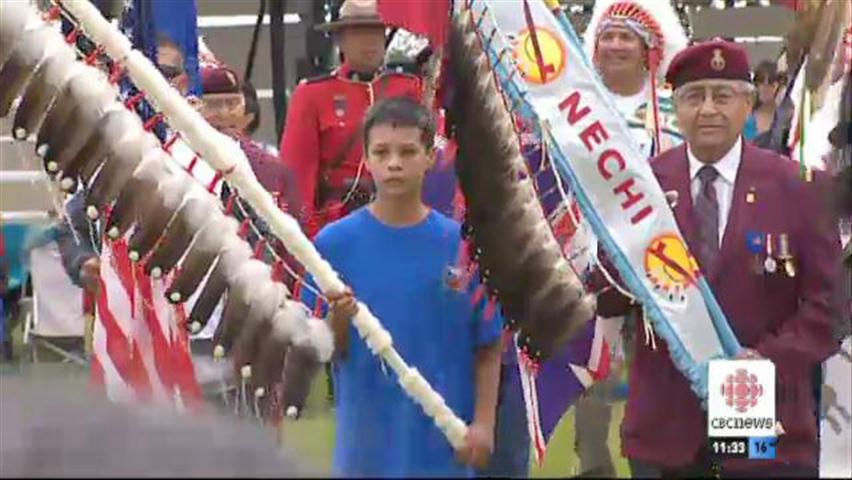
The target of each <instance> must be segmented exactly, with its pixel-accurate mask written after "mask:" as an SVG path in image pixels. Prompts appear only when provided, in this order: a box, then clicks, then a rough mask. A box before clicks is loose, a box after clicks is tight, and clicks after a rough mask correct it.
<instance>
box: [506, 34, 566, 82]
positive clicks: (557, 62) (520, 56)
mask: <svg viewBox="0 0 852 480" xmlns="http://www.w3.org/2000/svg"><path fill="white" fill-rule="evenodd" d="M535 33H536V36H537V37H538V42H539V46H540V47H541V56H542V60H544V62H543V63H544V75H542V74H541V73H540V72H539V69H538V62H537V61H536V57H535V47H534V46H533V41H532V34H531V33H530V31H529V29H524V30H523V31H521V33H520V34H518V36H517V41H516V44H515V60H517V62H518V70H519V71H520V72H521V74H522V75H523V77H524V80H526V81H527V82H529V83H534V84H537V85H544V84H548V83H550V82H552V81H554V80H556V79H557V78H559V77H560V76H561V75H562V73H563V72H564V71H565V59H566V53H565V45H564V44H563V43H562V40H561V39H560V38H559V37H558V36H556V35H555V34H554V33H553V32H551V31H550V30H548V29H546V28H543V27H539V26H536V27H535ZM542 77H544V80H542Z"/></svg>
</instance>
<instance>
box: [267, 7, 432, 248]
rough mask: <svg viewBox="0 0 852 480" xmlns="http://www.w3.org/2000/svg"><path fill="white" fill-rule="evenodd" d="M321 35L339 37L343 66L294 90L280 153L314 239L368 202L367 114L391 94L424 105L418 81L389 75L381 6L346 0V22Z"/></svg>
mask: <svg viewBox="0 0 852 480" xmlns="http://www.w3.org/2000/svg"><path fill="white" fill-rule="evenodd" d="M317 29H319V30H321V31H324V32H329V33H331V34H333V35H334V37H335V40H336V41H337V43H338V45H339V46H340V49H341V51H342V52H343V56H344V63H343V65H341V66H340V68H338V69H337V70H336V71H334V72H332V73H331V74H329V75H325V76H321V77H318V78H313V79H308V80H303V81H302V82H301V83H300V84H299V85H298V86H297V87H296V90H295V91H294V92H293V95H292V97H291V99H290V106H289V108H288V112H287V124H286V128H285V130H284V135H283V137H282V140H281V149H280V151H281V158H282V161H283V162H284V164H285V165H286V166H287V167H288V169H289V170H290V172H291V175H292V179H291V186H289V187H288V188H289V189H291V191H292V193H293V195H294V196H293V198H296V199H297V201H298V202H299V203H300V204H299V205H298V215H299V217H300V221H301V223H302V225H303V228H305V230H306V231H307V233H308V235H309V236H311V237H313V235H315V234H316V233H317V232H318V231H319V229H320V228H322V226H323V225H325V224H327V223H329V222H331V221H334V220H337V219H338V218H340V217H342V216H344V215H346V214H347V213H349V212H351V211H352V210H354V209H356V208H358V207H360V206H363V205H364V204H366V203H367V202H368V201H369V199H370V196H371V194H372V189H373V185H372V180H371V179H370V177H369V173H368V172H367V171H366V169H365V168H364V165H363V160H362V157H363V150H364V149H363V146H362V141H361V135H360V127H361V121H362V119H363V117H364V114H365V113H366V111H367V109H368V108H369V107H370V106H371V105H373V104H374V103H376V102H377V101H379V100H381V99H383V98H388V97H392V96H399V95H409V96H412V97H415V98H418V99H419V98H420V96H421V92H422V83H421V80H420V79H419V77H417V76H415V75H411V74H408V73H403V72H401V71H387V70H385V69H384V67H383V63H384V56H385V24H384V22H383V21H382V19H381V18H380V17H379V14H378V10H377V6H376V1H375V0H346V1H345V2H344V3H343V6H342V7H341V9H340V19H339V20H338V21H335V22H330V23H326V24H322V25H319V26H318V27H317ZM291 210H292V209H291Z"/></svg>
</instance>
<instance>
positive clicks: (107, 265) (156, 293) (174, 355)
mask: <svg viewBox="0 0 852 480" xmlns="http://www.w3.org/2000/svg"><path fill="white" fill-rule="evenodd" d="M170 280H171V279H170V278H169V277H163V278H160V279H152V278H150V277H149V276H148V275H146V274H145V273H144V271H143V269H142V266H141V265H140V264H138V263H136V264H134V263H133V262H132V261H131V260H130V258H129V256H128V249H127V243H126V241H125V240H119V241H116V242H110V241H106V242H105V243H104V247H103V250H102V252H101V291H100V294H99V295H98V299H97V321H96V322H95V326H94V333H93V342H92V344H93V357H94V358H93V359H92V380H93V381H94V383H95V384H97V385H100V386H102V387H103V388H104V390H105V392H106V394H107V396H108V397H109V398H110V399H112V400H113V401H116V402H131V403H134V402H150V401H153V402H157V403H172V404H176V405H177V406H186V407H189V408H192V409H196V408H199V407H200V406H201V405H202V393H201V388H200V386H199V385H198V382H197V380H196V378H195V372H194V369H193V365H192V358H191V355H190V351H189V341H188V337H187V333H186V329H185V322H186V316H185V314H184V311H183V307H182V306H181V305H171V304H170V303H169V302H168V301H167V300H166V299H165V295H164V290H165V288H166V285H167V282H169V281H170Z"/></svg>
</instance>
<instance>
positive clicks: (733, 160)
mask: <svg viewBox="0 0 852 480" xmlns="http://www.w3.org/2000/svg"><path fill="white" fill-rule="evenodd" d="M742 153H743V140H742V137H740V138H738V139H737V142H736V143H735V144H734V146H733V147H731V149H730V150H728V153H726V154H725V155H724V156H722V158H721V159H720V160H719V161H718V162H716V163H714V164H712V166H713V167H714V168H716V171H717V172H719V176H718V177H716V180H715V181H713V186H714V187H715V188H716V200H717V201H718V202H719V247H720V248H721V246H722V237H723V236H724V235H725V227H726V226H727V225H728V215H729V214H730V213H731V204H732V203H733V199H734V184H735V183H736V181H737V171H738V170H739V168H740V161H742V158H741V157H742ZM686 156H687V158H689V178H690V187H691V190H692V201H693V202H695V199H696V198H697V197H698V192H699V191H700V190H701V180H699V178H698V170H700V169H701V167H703V166H704V165H707V164H706V163H703V162H701V161H700V160H698V159H697V158H695V155H694V154H693V153H692V148H691V147H690V146H689V145H687V147H686Z"/></svg>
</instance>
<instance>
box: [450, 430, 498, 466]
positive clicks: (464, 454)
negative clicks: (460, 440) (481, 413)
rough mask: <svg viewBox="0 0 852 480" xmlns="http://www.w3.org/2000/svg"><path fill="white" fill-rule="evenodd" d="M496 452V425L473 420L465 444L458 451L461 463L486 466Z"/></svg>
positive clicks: (457, 455) (457, 454) (457, 456)
mask: <svg viewBox="0 0 852 480" xmlns="http://www.w3.org/2000/svg"><path fill="white" fill-rule="evenodd" d="M492 453H494V426H493V425H485V424H482V423H477V422H473V423H472V424H470V426H469V427H468V429H467V436H466V437H465V443H464V446H463V447H462V448H461V449H459V450H458V451H457V452H456V458H458V460H459V461H460V462H461V463H464V464H466V465H470V466H472V467H475V468H480V469H481V468H485V467H486V466H487V465H488V460H489V459H490V458H491V454H492Z"/></svg>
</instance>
